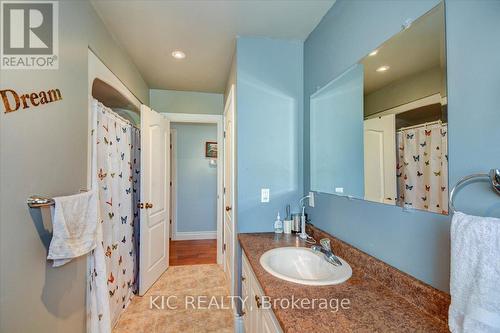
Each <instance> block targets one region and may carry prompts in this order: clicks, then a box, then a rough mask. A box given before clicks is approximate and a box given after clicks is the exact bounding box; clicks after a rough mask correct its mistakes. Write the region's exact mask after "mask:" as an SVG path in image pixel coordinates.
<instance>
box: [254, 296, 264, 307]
mask: <svg viewBox="0 0 500 333" xmlns="http://www.w3.org/2000/svg"><path fill="white" fill-rule="evenodd" d="M255 303H257V308H259V309H260V307H261V306H262V301H261V300H260V297H259V296H257V295H255Z"/></svg>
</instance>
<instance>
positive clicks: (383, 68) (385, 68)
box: [377, 66, 390, 72]
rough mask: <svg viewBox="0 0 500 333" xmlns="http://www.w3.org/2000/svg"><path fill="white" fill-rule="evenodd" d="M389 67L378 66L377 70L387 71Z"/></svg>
mask: <svg viewBox="0 0 500 333" xmlns="http://www.w3.org/2000/svg"><path fill="white" fill-rule="evenodd" d="M389 68H390V67H389V66H380V67H379V68H377V72H385V71H386V70H388V69H389Z"/></svg>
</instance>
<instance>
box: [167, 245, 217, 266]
mask: <svg viewBox="0 0 500 333" xmlns="http://www.w3.org/2000/svg"><path fill="white" fill-rule="evenodd" d="M216 263H217V240H216V239H200V240H185V241H174V240H170V266H182V265H200V264H216Z"/></svg>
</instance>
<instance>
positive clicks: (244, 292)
mask: <svg viewBox="0 0 500 333" xmlns="http://www.w3.org/2000/svg"><path fill="white" fill-rule="evenodd" d="M248 276H249V275H248V273H247V272H246V271H245V269H244V268H243V270H242V272H241V298H242V299H243V301H244V302H243V306H242V310H243V312H242V316H243V326H244V328H245V332H251V331H252V329H251V326H252V325H251V315H252V314H251V311H252V310H251V304H249V300H250V299H251V298H250V291H249V288H248Z"/></svg>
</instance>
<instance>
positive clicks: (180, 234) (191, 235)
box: [172, 231, 217, 240]
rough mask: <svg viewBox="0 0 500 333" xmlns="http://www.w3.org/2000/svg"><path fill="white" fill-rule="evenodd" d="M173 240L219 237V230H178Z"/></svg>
mask: <svg viewBox="0 0 500 333" xmlns="http://www.w3.org/2000/svg"><path fill="white" fill-rule="evenodd" d="M174 236H175V237H172V240H194V239H217V231H193V232H190V231H177V232H175V233H174Z"/></svg>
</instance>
